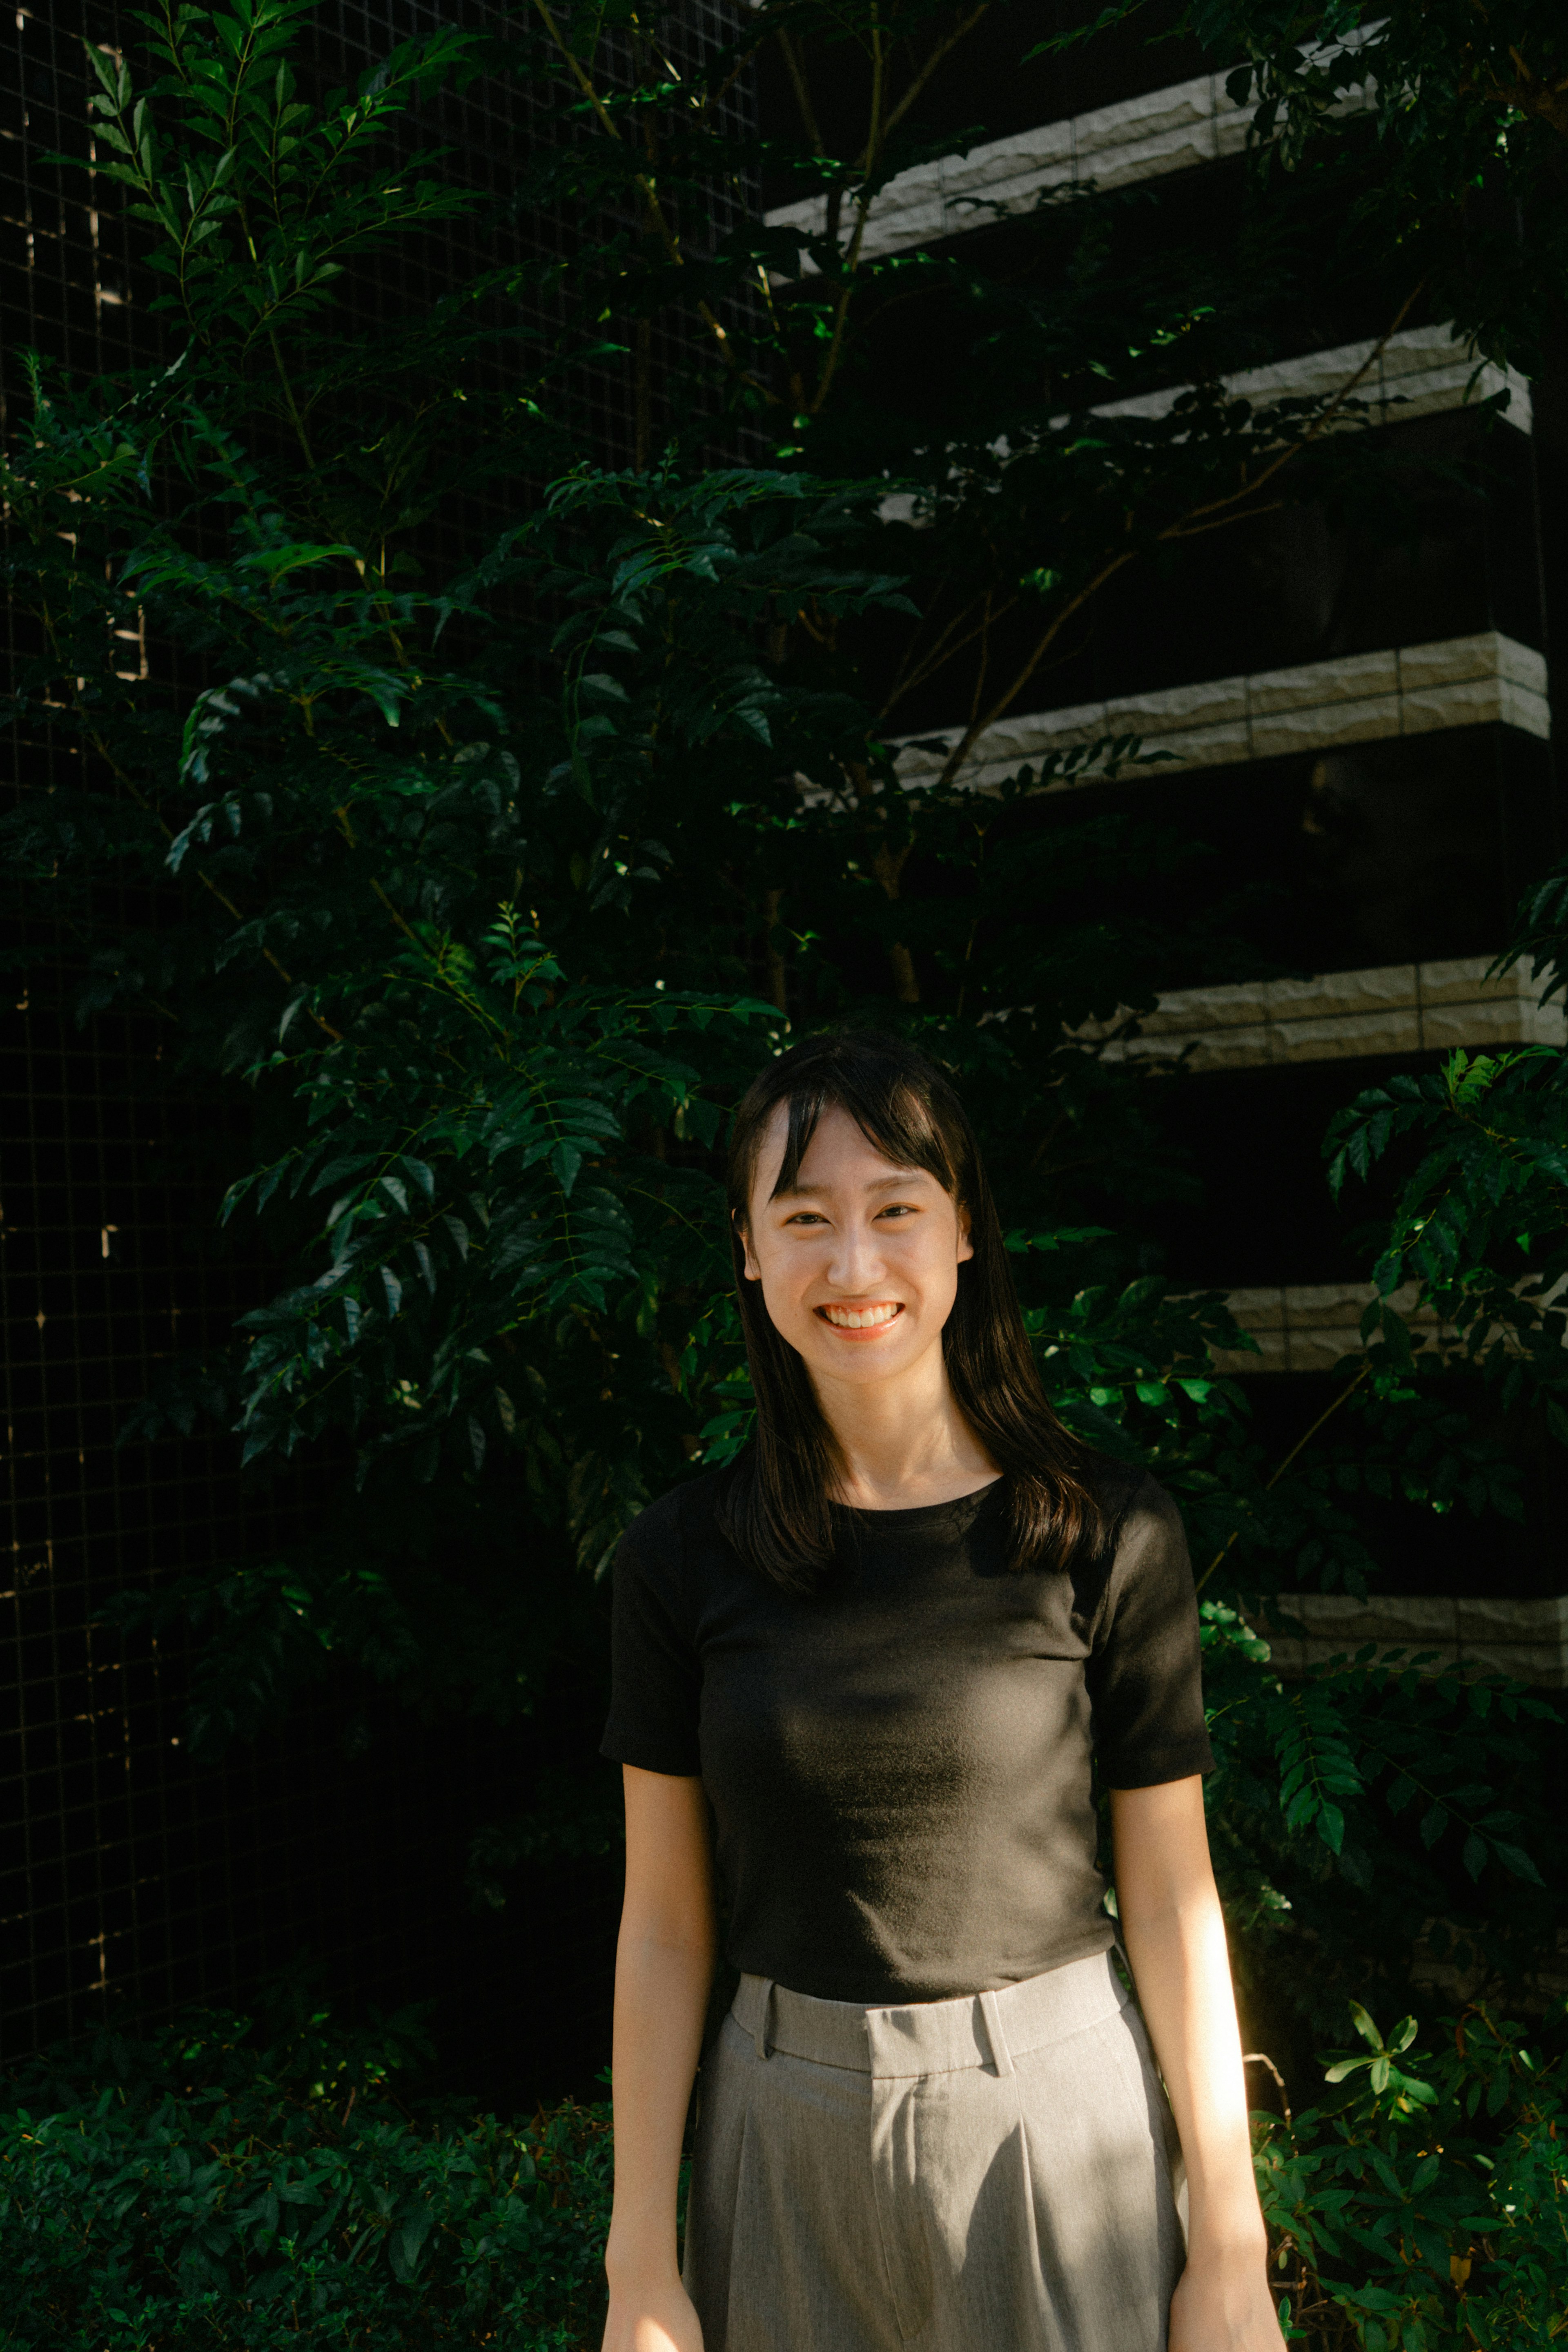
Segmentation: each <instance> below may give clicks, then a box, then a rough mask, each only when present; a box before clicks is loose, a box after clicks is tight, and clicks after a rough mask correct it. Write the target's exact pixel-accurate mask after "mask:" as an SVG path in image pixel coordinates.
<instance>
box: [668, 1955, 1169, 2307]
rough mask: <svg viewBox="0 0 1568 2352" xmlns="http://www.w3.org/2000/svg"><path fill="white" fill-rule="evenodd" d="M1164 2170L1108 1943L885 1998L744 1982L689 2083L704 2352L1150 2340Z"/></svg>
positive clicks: (696, 2284) (1154, 2113) (696, 2280)
mask: <svg viewBox="0 0 1568 2352" xmlns="http://www.w3.org/2000/svg"><path fill="white" fill-rule="evenodd" d="M1180 2180H1181V2171H1180V2150H1179V2146H1178V2143H1177V2139H1176V2127H1175V2124H1174V2122H1173V2120H1172V2117H1171V2113H1170V2108H1169V2106H1168V2105H1167V2103H1166V2096H1165V2092H1164V2090H1163V2088H1162V2086H1161V2084H1160V2081H1159V2078H1158V2075H1157V2074H1156V2073H1155V2066H1154V2062H1153V2058H1152V2056H1151V2054H1150V2051H1149V2045H1148V2041H1147V2037H1146V2035H1145V2032H1144V2026H1143V2021H1142V2020H1141V2019H1140V2017H1139V2016H1138V2013H1137V2011H1136V2010H1135V2009H1134V2007H1133V2006H1132V2004H1131V2002H1130V2000H1129V1998H1128V1995H1127V1993H1126V1991H1125V1990H1124V1986H1123V1984H1122V1981H1121V1979H1120V1977H1119V1975H1118V1973H1117V1970H1116V1969H1115V1966H1114V1964H1113V1961H1112V1958H1111V1956H1110V1954H1109V1953H1106V1954H1104V1955H1095V1956H1094V1957H1093V1958H1089V1959H1083V1960H1075V1961H1071V1962H1069V1963H1068V1964H1067V1965H1066V1966H1065V1967H1063V1968H1060V1969H1052V1970H1051V1971H1050V1972H1049V1973H1048V1974H1047V1975H1045V1976H1040V1977H1035V1978H1032V1979H1030V1980H1029V1981H1028V1982H1026V1983H1023V1984H1017V1985H1009V1986H1008V1987H1006V1988H1005V1989H1004V1990H1001V1991H999V1992H988V1993H980V1994H977V1995H973V1996H967V1997H965V1998H964V1999H962V2000H942V2001H929V2002H919V2003H915V2004H912V2005H911V2006H909V2007H907V2008H902V2009H862V2008H857V2007H855V2006H854V2005H853V2004H852V2003H850V2002H844V2001H827V2000H812V1999H811V1998H810V1997H809V1996H808V1995H805V1994H802V1993H794V1992H789V1991H786V1990H784V1989H783V1988H782V1987H781V1986H778V1985H774V1984H771V1983H769V1982H768V1980H767V1979H764V1978H760V1977H744V1978H742V1979H741V1985H740V1990H739V1992H738V1993H737V1997H736V2000H735V2003H734V2006H733V2008H732V2009H731V2011H730V2013H729V2015H728V2016H727V2018H726V2020H725V2021H724V2025H723V2027H722V2029H721V2031H720V2033H719V2036H718V2039H717V2042H716V2046H715V2048H714V2049H713V2051H712V2052H711V2053H710V2055H709V2057H708V2059H707V2061H706V2063H705V2064H704V2067H703V2073H702V2080H701V2084H700V2087H699V2094H698V2120H697V2137H696V2151H695V2164H694V2168H693V2179H692V2191H691V2199H690V2207H689V2211H688V2215H687V2225H686V2246H685V2282H686V2287H687V2291H688V2293H689V2294H690V2295H691V2297H692V2300H693V2302H694V2303H695V2306H696V2309H697V2313H698V2315H699V2317H700V2318H701V2321H702V2326H703V2342H704V2347H705V2352H904V2348H905V2347H915V2352H1165V2345H1166V2321H1167V2315H1168V2312H1169V2308H1170V2298H1171V2294H1172V2291H1173V2289H1174V2287H1175V2285H1176V2280H1177V2278H1178V2277H1179V2275H1180V2273H1181V2267H1182V2263H1183V2260H1184V2242H1183V2234H1182V2222H1181V2218H1180V2213H1179V2212H1178V2200H1179V2202H1180V2203H1182V2204H1185V2197H1183V2196H1181V2195H1180Z"/></svg>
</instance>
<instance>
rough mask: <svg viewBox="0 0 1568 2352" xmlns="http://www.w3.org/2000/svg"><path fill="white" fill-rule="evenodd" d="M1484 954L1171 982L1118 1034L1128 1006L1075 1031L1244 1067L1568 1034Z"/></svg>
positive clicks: (1551, 1008)
mask: <svg viewBox="0 0 1568 2352" xmlns="http://www.w3.org/2000/svg"><path fill="white" fill-rule="evenodd" d="M1490 961H1491V960H1490V957H1488V956H1461V957H1457V958H1453V959H1451V960H1449V961H1445V962H1441V963H1396V964H1381V965H1378V966H1376V967H1375V968H1374V969H1372V970H1370V971H1330V972H1322V973H1320V974H1319V975H1318V976H1317V977H1316V978H1314V979H1312V980H1260V981H1240V982H1235V983H1234V984H1232V985H1231V986H1229V987H1225V988H1182V989H1172V990H1170V991H1168V992H1167V993H1166V994H1165V995H1163V996H1162V997H1161V998H1160V1001H1159V1005H1158V1008H1157V1009H1156V1010H1155V1012H1153V1013H1143V1014H1141V1015H1140V1016H1139V1017H1138V1031H1137V1034H1134V1035H1133V1036H1128V1037H1117V1036H1116V1035H1115V1034H1114V1032H1115V1030H1116V1029H1117V1028H1118V1027H1119V1026H1120V1025H1121V1024H1122V1022H1123V1021H1125V1020H1129V1019H1131V1018H1132V1017H1133V1016H1132V1015H1131V1014H1130V1013H1124V1014H1123V1015H1121V1016H1120V1017H1119V1019H1118V1020H1117V1021H1113V1022H1110V1021H1105V1022H1094V1021H1090V1022H1085V1023H1084V1024H1083V1025H1082V1028H1080V1029H1078V1030H1076V1031H1074V1032H1073V1034H1074V1035H1075V1036H1077V1037H1079V1038H1082V1040H1083V1041H1084V1043H1085V1044H1098V1045H1100V1046H1101V1051H1102V1054H1103V1058H1104V1059H1105V1060H1106V1061H1116V1062H1133V1061H1138V1062H1175V1061H1177V1060H1185V1063H1186V1067H1187V1068H1188V1069H1189V1070H1250V1069H1265V1068H1270V1067H1273V1066H1277V1065H1279V1064H1281V1063H1285V1062H1333V1061H1346V1060H1350V1059H1354V1058H1356V1057H1358V1056H1361V1055H1370V1054H1419V1053H1429V1052H1434V1051H1436V1052H1442V1053H1451V1052H1452V1051H1453V1050H1454V1048H1455V1047H1456V1046H1461V1045H1462V1046H1466V1047H1474V1048H1479V1049H1482V1050H1488V1051H1490V1050H1495V1049H1496V1048H1498V1047H1500V1046H1506V1045H1568V1013H1565V1012H1564V1009H1563V1004H1562V1003H1561V1001H1560V1000H1556V999H1554V1000H1553V1002H1552V1003H1551V1004H1545V1005H1543V1004H1542V1003H1540V1002H1539V998H1538V993H1537V983H1536V982H1532V981H1531V979H1530V977H1529V975H1528V973H1527V972H1526V971H1524V970H1523V968H1522V967H1521V966H1517V965H1516V966H1515V968H1514V969H1513V971H1510V972H1506V973H1504V974H1503V975H1502V977H1501V978H1500V979H1498V980H1488V979H1487V977H1486V973H1487V969H1488V966H1489V964H1490Z"/></svg>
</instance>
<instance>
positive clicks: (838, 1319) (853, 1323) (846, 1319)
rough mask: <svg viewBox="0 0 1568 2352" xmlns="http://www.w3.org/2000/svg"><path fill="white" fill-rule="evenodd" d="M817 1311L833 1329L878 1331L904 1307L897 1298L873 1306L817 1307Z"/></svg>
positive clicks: (902, 1310) (900, 1313)
mask: <svg viewBox="0 0 1568 2352" xmlns="http://www.w3.org/2000/svg"><path fill="white" fill-rule="evenodd" d="M817 1312H818V1314H819V1315H820V1316H821V1318H822V1320H823V1322H824V1323H831V1325H832V1327H833V1328H834V1330H835V1331H879V1330H881V1329H882V1328H883V1326H884V1325H886V1324H889V1323H891V1322H892V1321H893V1319H894V1317H895V1316H897V1315H902V1314H903V1312H904V1307H903V1303H902V1301H900V1300H898V1299H883V1300H882V1301H880V1302H879V1304H878V1305H876V1306H875V1307H818V1309H817Z"/></svg>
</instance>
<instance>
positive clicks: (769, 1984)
mask: <svg viewBox="0 0 1568 2352" xmlns="http://www.w3.org/2000/svg"><path fill="white" fill-rule="evenodd" d="M772 2016H773V1979H772V1978H771V1977H764V1978H763V1979H762V1995H761V1999H760V2000H758V2004H757V2030H756V2032H755V2035H754V2037H753V2038H754V2040H755V2041H756V2043H757V2054H758V2058H760V2059H766V2057H767V2056H768V2025H769V2024H770V2023H771V2021H772Z"/></svg>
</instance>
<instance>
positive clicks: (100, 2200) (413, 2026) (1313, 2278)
mask: <svg viewBox="0 0 1568 2352" xmlns="http://www.w3.org/2000/svg"><path fill="white" fill-rule="evenodd" d="M1354 2014H1355V2018H1356V2022H1357V2027H1358V2030H1359V2032H1360V2033H1361V2035H1362V2039H1363V2044H1364V2046H1363V2047H1362V2048H1361V2049H1360V2050H1359V2051H1358V2052H1357V2053H1354V2055H1345V2056H1341V2057H1339V2058H1338V2059H1336V2060H1335V2061H1334V2062H1333V2063H1332V2064H1331V2065H1330V2066H1329V2068H1328V2082H1329V2084H1331V2085H1333V2086H1335V2087H1333V2088H1332V2089H1331V2090H1330V2092H1329V2094H1328V2099H1327V2102H1326V2103H1325V2105H1323V2106H1322V2107H1321V2108H1315V2109H1313V2110H1312V2111H1311V2112H1310V2113H1308V2114H1305V2115H1302V2116H1297V2117H1291V2116H1290V2115H1289V2113H1288V2112H1287V2113H1286V2115H1285V2116H1283V2117H1282V2118H1281V2117H1276V2116H1267V2115H1264V2116H1257V2117H1255V2118H1254V2123H1255V2127H1256V2161H1257V2168H1258V2182H1259V2189H1260V2193H1261V2196H1262V2200H1263V2207H1264V2211H1265V2214H1266V2216H1267V2219H1268V2221H1269V2227H1270V2242H1271V2245H1272V2250H1273V2252H1272V2259H1273V2262H1274V2265H1275V2279H1276V2284H1277V2287H1278V2289H1279V2292H1280V2294H1281V2298H1282V2300H1281V2319H1282V2321H1283V2322H1284V2325H1285V2328H1286V2332H1287V2335H1288V2336H1289V2338H1290V2340H1291V2343H1292V2344H1296V2345H1301V2347H1304V2352H1535V2347H1541V2346H1544V2345H1549V2344H1551V2343H1552V2342H1554V2341H1556V2340H1557V2339H1559V2338H1564V2339H1568V2057H1565V2056H1564V2055H1563V2052H1562V2050H1561V2048H1560V2047H1559V2048H1558V2050H1557V2054H1556V2055H1552V2054H1551V2048H1550V2044H1549V2040H1548V2036H1547V2035H1546V2034H1541V2035H1533V2034H1532V2035H1531V2036H1528V2037H1527V2036H1526V2034H1525V2033H1524V2032H1522V2031H1521V2028H1520V2027H1518V2026H1516V2025H1511V2024H1507V2023H1502V2022H1498V2021H1494V2020H1493V2019H1492V2017H1491V2016H1490V2013H1489V2011H1487V2010H1486V2009H1485V2008H1482V2007H1479V2006H1477V2007H1473V2008H1471V2009H1469V2010H1467V2011H1465V2013H1464V2014H1463V2016H1461V2017H1458V2018H1449V2019H1447V2020H1445V2021H1443V2023H1442V2024H1441V2026H1440V2027H1438V2028H1437V2031H1436V2040H1435V2050H1436V2054H1435V2055H1431V2056H1427V2055H1425V2054H1424V2053H1422V2052H1421V2051H1420V2050H1418V2049H1417V2048H1416V2047H1415V2046H1414V2045H1415V2043H1416V2040H1417V2029H1416V2022H1415V2021H1414V2019H1409V2018H1407V2019H1406V2020H1405V2021H1404V2022H1403V2024H1401V2025H1399V2026H1396V2028H1395V2029H1394V2031H1393V2032H1392V2033H1391V2034H1390V2036H1389V2038H1388V2040H1387V2042H1385V2041H1384V2039H1383V2037H1382V2035H1381V2034H1380V2033H1379V2032H1378V2030H1377V2027H1376V2026H1375V2023H1374V2021H1373V2020H1372V2018H1371V2017H1370V2016H1369V2015H1368V2014H1367V2012H1366V2011H1364V2010H1363V2009H1360V2008H1357V2009H1356V2010H1355V2011H1354ZM1559 2040H1560V2037H1559ZM422 2046H423V2045H422V2043H421V2041H420V2037H419V2034H418V2030H417V2021H416V2020H413V2019H411V2018H408V2017H403V2018H397V2019H393V2020H392V2021H391V2022H390V2023H389V2024H385V2025H382V2026H381V2027H379V2028H377V2029H376V2030H375V2031H373V2032H368V2033H362V2034H356V2033H354V2032H350V2031H347V2030H345V2029H344V2028H343V2027H341V2026H340V2025H337V2024H335V2023H334V2022H333V2021H332V2020H331V2019H330V2017H329V2015H328V2014H327V2013H326V2012H325V2011H314V2012H311V2011H308V2010H306V2011H300V2012H298V2013H297V2014H296V2015H295V2016H294V2017H293V2019H292V2020H291V2021H287V2022H286V2023H284V2024H282V2025H278V2026H275V2027H274V2028H273V2030H272V2031H271V2032H270V2033H267V2032H258V2031H257V2028H256V2025H255V2023H254V2022H253V2021H251V2020H250V2019H248V2018H245V2017H236V2016H234V2015H232V2014H230V2013H228V2012H227V2011H199V2012H195V2013H193V2014H192V2015H190V2016H187V2017H185V2018H183V2019H182V2020H179V2021H176V2022H175V2023H173V2024H172V2025H170V2026H168V2027H165V2028H163V2029H162V2030H160V2031H156V2032H151V2033H149V2034H146V2035H144V2036H142V2037H141V2038H139V2039H131V2038H129V2037H123V2036H119V2035H115V2034H109V2033H106V2034H102V2035H100V2036H99V2037H98V2039H97V2040H96V2041H95V2042H91V2043H89V2044H87V2045H84V2046H83V2047H81V2048H80V2049H78V2050H75V2051H68V2052H66V2053H54V2054H52V2055H49V2056H46V2057H45V2058H43V2059H40V2060H38V2061H37V2062H35V2063H32V2064H31V2065H30V2066H29V2067H28V2068H26V2070H25V2071H24V2072H23V2073H21V2074H16V2075H14V2076H13V2077H12V2079H11V2082H10V2083H9V2084H8V2085H7V2086H6V2096H5V2105H4V2108H3V2109H0V2166H3V2168H4V2178H3V2182H0V2276H3V2278H4V2284H5V2315H4V2317H3V2318H0V2346H3V2347H5V2352H11V2347H16V2352H22V2348H23V2347H26V2352H195V2347H198V2346H199V2347H203V2352H217V2347H221V2352H273V2347H278V2348H279V2352H281V2347H285V2346H287V2347H293V2346H296V2345H297V2344H298V2342H299V2340H300V2338H301V2337H305V2338H308V2341H309V2342H310V2343H311V2344H313V2345H317V2346H322V2347H341V2352H436V2347H445V2346H462V2345H485V2346H487V2347H494V2352H579V2347H581V2352H597V2347H598V2344H599V2340H600V2334H599V2332H600V2328H601V2325H602V2320H603V2309H604V2298H603V2286H602V2273H601V2252H602V2248H603V2242H604V2232H605V2229H606V2227H607V2225H608V2221H609V2216H610V2186H611V2137H610V2116H609V2110H608V2108H606V2107H602V2106H581V2105H577V2104H576V2103H575V2102H573V2101H570V2100H568V2101H566V2102H564V2103H563V2104H561V2105H558V2106H555V2107H551V2108H547V2109H542V2110H541V2111H540V2112H539V2114H538V2115H537V2116H534V2117H533V2118H532V2120H531V2121H529V2122H526V2123H523V2122H515V2123H511V2124H502V2123H499V2122H497V2119H496V2118H495V2116H485V2115H476V2114H475V2113H473V2112H472V2110H471V2109H468V2108H467V2107H465V2105H464V2104H463V2103H462V2102H456V2101H451V2100H448V2101H445V2102H442V2101H440V2100H434V2099H429V2098H426V2099H423V2100H420V2099H411V2100H409V2101H406V2102H405V2100H404V2099H402V2097H400V2096H399V2095H398V2093H397V2091H396V2090H395V2089H394V2088H393V2079H394V2077H397V2076H402V2077H404V2078H405V2079H406V2078H407V2076H408V2074H409V2072H410V2069H411V2066H412V2064H413V2062H414V2061H415V2060H416V2059H417V2058H418V2056H419V2055H420V2053H421V2049H422ZM1341 2086H1343V2087H1341Z"/></svg>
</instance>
